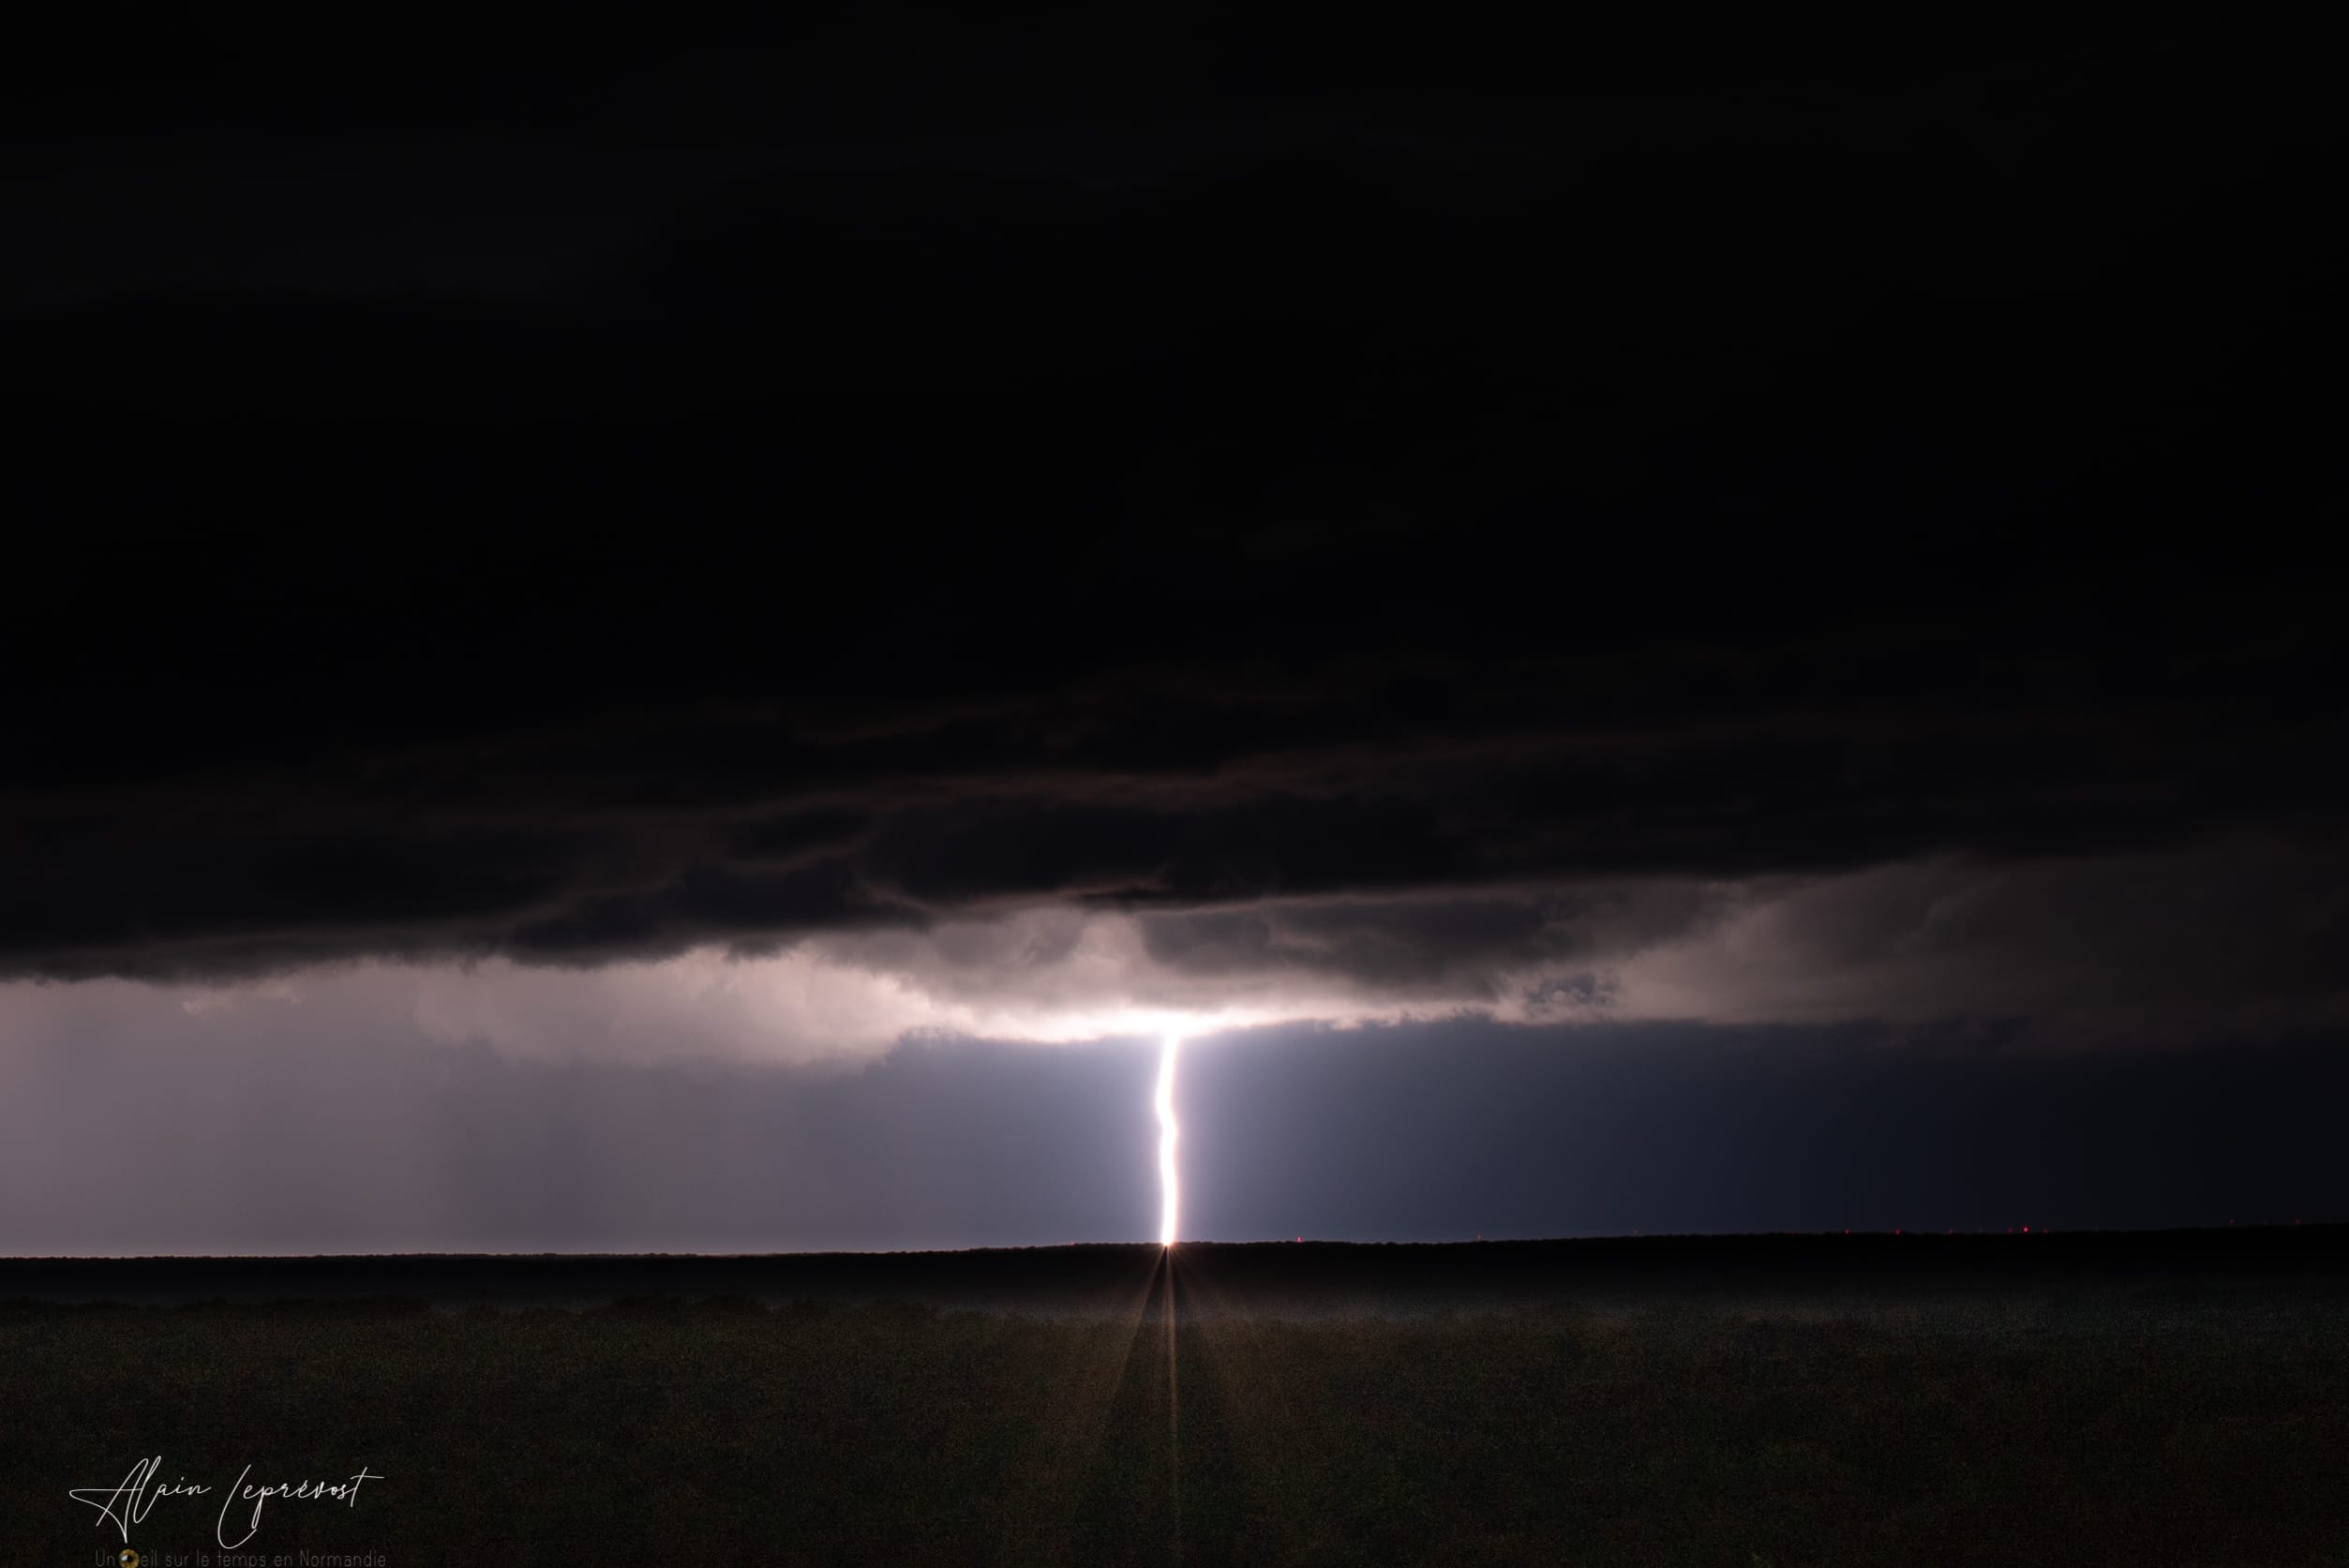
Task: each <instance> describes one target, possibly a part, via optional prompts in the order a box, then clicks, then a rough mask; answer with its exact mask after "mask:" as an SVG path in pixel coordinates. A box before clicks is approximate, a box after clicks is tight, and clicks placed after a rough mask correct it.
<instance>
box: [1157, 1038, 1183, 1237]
mask: <svg viewBox="0 0 2349 1568" xmlns="http://www.w3.org/2000/svg"><path fill="white" fill-rule="evenodd" d="M1182 1043H1183V1037H1182V1036H1180V1035H1169V1036H1167V1037H1166V1042H1165V1044H1164V1045H1163V1046H1161V1047H1160V1051H1159V1087H1158V1093H1157V1095H1156V1096H1155V1097H1154V1098H1153V1100H1152V1103H1153V1105H1154V1106H1155V1108H1156V1109H1157V1111H1158V1113H1159V1245H1160V1247H1172V1246H1174V1245H1175V1219H1176V1217H1177V1216H1178V1214H1179V1212H1180V1210H1181V1207H1182V1200H1183V1187H1182V1180H1181V1178H1180V1177H1179V1176H1178V1175H1177V1173H1176V1172H1175V1139H1176V1138H1178V1137H1180V1136H1181V1131H1182V1129H1181V1128H1180V1127H1177V1126H1176V1125H1175V1053H1176V1052H1177V1051H1179V1050H1180V1049H1181V1047H1182Z"/></svg>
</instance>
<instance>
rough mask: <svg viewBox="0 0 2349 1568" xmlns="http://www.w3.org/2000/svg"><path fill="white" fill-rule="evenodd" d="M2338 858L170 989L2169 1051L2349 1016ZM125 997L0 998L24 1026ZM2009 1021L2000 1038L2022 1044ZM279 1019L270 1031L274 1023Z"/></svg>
mask: <svg viewBox="0 0 2349 1568" xmlns="http://www.w3.org/2000/svg"><path fill="white" fill-rule="evenodd" d="M2344 886H2349V878H2344V876H2343V861H2342V854H2341V852H2340V850H2339V849H2338V848H2334V849H2332V850H2329V851H2326V852H2312V851H2311V850H2309V849H2307V848H2306V847H2305V846H2294V845H2291V844H2283V843H2281V842H2275V841H2230V842H2214V843H2208V844H2198V845H2195V846H2192V847H2191V848H2188V849H2183V850H2179V851H2176V852H2172V853H2167V854H2162V855H2145V856H2128V857H2111V858H2103V859H2066V860H2052V859H2051V860H2043V861H2039V862H2034V863H2030V864H2027V865H2020V866H2016V865H1996V864H1983V863H1978V862H1968V861H1962V860H1939V861H1916V862H1904V863H1900V864H1896V865H1891V866H1885V867H1878V868H1871V869H1868V870H1864V871H1860V872H1853V873H1848V874H1832V875H1822V876H1815V877H1776V878H1767V879H1757V880H1751V881H1745V882H1735V883H1729V882H1713V883H1706V882H1696V881H1686V880H1683V881H1677V882H1665V881H1654V880H1651V881H1645V882H1630V883H1622V884H1615V885H1586V886H1582V887H1578V888H1572V889H1549V890H1541V891H1527V892H1523V893H1519V894H1513V895H1507V896H1502V895H1496V894H1492V893H1489V892H1488V893H1477V894H1469V895H1461V896H1458V897H1448V898H1446V897H1433V896H1424V895H1422V896H1413V897H1405V898H1386V899H1366V898H1360V897H1344V898H1335V899H1318V900H1298V901H1280V902H1260V903H1253V904H1249V905H1246V906H1237V907H1228V908H1219V909H1217V910H1215V911H1212V912H1207V913H1196V912H1193V913H1164V912H1143V913H1136V912H1131V911H1120V910H1098V909H1097V910H1087V909H1084V908H1079V907H1074V906H1070V905H1067V904H1050V905H1040V906H1036V907H1032V908H1028V909H1025V910H1022V911H1018V912H1014V913H1008V914H1003V915H998V916H994V917H989V918H968V919H956V920H947V921H941V922H937V923H935V924H932V925H929V926H927V927H924V928H920V929H914V928H898V929H880V930H874V931H869V932H863V933H829V934H823V935H813V936H808V937H804V938H801V939H800V940H799V941H797V942H795V943H794V944H792V945H791V946H790V947H789V948H786V949H785V950H783V951H781V952H778V953H772V954H768V955H764V956H730V955H729V954H728V953H727V952H726V951H725V950H724V949H721V948H698V949H696V950H693V951H690V952H687V953H684V954H681V955H678V956H675V957H671V958H666V959H662V960H657V961H630V962H623V963H610V964H606V965H601V966H598V967H594V968H591V969H586V970H579V969H576V968H564V967H558V966H550V965H521V964H516V963H513V962H512V961H511V960H506V959H491V960H487V961H483V962H479V963H473V964H471V965H466V966H462V967H459V966H453V965H447V964H422V965H420V964H402V963H362V964H358V965H355V966H349V965H346V966H339V967H324V968H314V969H308V970H303V971H295V972H292V973H288V974H284V975H280V976H278V977H277V978H272V979H268V980H262V981H241V982H232V983H227V984H212V985H179V986H167V987H157V988H144V987H139V988H132V989H133V991H138V990H149V989H152V990H155V991H157V992H159V993H162V994H166V995H170V996H174V997H176V998H177V999H178V1005H179V1008H180V1009H181V1010H182V1011H183V1012H184V1013H186V1014H187V1015H188V1016H191V1017H202V1018H206V1019H210V1020H213V1021H215V1023H216V1024H217V1025H226V1026H232V1024H233V1022H234V1021H235V1020H237V1019H239V1018H244V1019H252V1018H265V1019H269V1020H273V1021H279V1022H282V1021H284V1020H288V1019H300V1020H302V1021H304V1022H305V1026H306V1027H307V1028H308V1029H309V1030H310V1031H311V1032H312V1033H313V1034H315V1035H317V1036H319V1037H321V1038H333V1037H338V1036H343V1035H352V1034H360V1035H364V1034H367V1033H370V1032H375V1031H378V1030H380V1029H382V1028H383V1027H385V1026H386V1025H387V1024H388V1025H390V1026H394V1027H396V1029H397V1030H400V1031H412V1032H414V1033H416V1034H419V1035H421V1036H423V1037H425V1038H431V1039H434V1040H438V1041H441V1042H442V1043H443V1044H447V1045H452V1046H474V1045H486V1046H488V1047H490V1048H493V1049H495V1050H497V1051H499V1052H501V1053H505V1054H508V1055H512V1056H516V1057H519V1058H525V1059H531V1060H542V1061H563V1060H576V1061H604V1062H621V1063H639V1064H654V1063H661V1062H686V1063H690V1062H708V1063H732V1064H738V1065H739V1064H746V1063H751V1064H755V1063H769V1064H801V1065H807V1064H823V1063H834V1064H843V1065H845V1064H850V1063H854V1062H856V1061H859V1060H869V1059H872V1058H875V1057H877V1056H880V1055H883V1054H886V1053H888V1052H889V1051H890V1050H891V1049H892V1048H893V1047H895V1046H897V1045H898V1044H899V1043H901V1042H902V1041H904V1040H905V1039H907V1038H965V1037H978V1038H994V1039H999V1040H1025V1041H1035V1042H1047V1043H1053V1042H1076V1041H1084V1040H1090V1039H1098V1038H1107V1037H1118V1036H1133V1035H1152V1034H1156V1033H1159V1032H1161V1031H1165V1030H1175V1031H1180V1032H1184V1033H1193V1034H1204V1033H1214V1032H1220V1031H1228V1030H1234V1029H1248V1028H1256V1027H1262V1026H1265V1025H1269V1024H1279V1023H1332V1024H1339V1025H1354V1024H1362V1023H1399V1022H1410V1021H1419V1022H1427V1021H1434V1020H1441V1019H1444V1018H1451V1017H1459V1016H1476V1017H1483V1018H1487V1019H1492V1020H1497V1021H1500V1022H1504V1023H1523V1024H1553V1023H1650V1022H1683V1023H1710V1024H1723V1025H1746V1024H1835V1023H1874V1024H1891V1025H1898V1026H1904V1027H1933V1026H1938V1025H1947V1024H1972V1025H1978V1026H1982V1027H1986V1028H1991V1029H1993V1030H1996V1031H1997V1032H1998V1034H1999V1038H2004V1039H2008V1040H2011V1041H2012V1040H2018V1039H2027V1040H2028V1041H2031V1042H2035V1043H2037V1044H2040V1045H2048V1044H2057V1045H2076V1044H2103V1045H2119V1046H2165V1045H2175V1044H2183V1043H2201V1044H2210V1043H2215V1042H2218V1041H2220V1040H2222V1039H2225V1038H2237V1037H2241V1038H2261V1037H2267V1036H2274V1035H2280V1034H2290V1033H2305V1032H2307V1031H2309V1030H2312V1029H2322V1028H2325V1027H2327V1026H2338V1025H2341V1024H2344V1023H2349V984H2344V981H2343V978H2342V970H2341V968H2340V966H2339V964H2338V963H2337V962H2336V960H2337V958H2338V955H2339V952H2340V950H2341V945H2342V938H2343V930H2344V924H2345V923H2349V905H2345V904H2344V901H2343V897H2342V891H2341V889H2342V888H2343V887H2344ZM118 994H127V993H125V992H124V991H123V989H122V988H121V987H119V986H107V985H97V986H86V985H84V986H66V987H56V986H38V985H25V984H18V985H16V986H12V987H7V988H0V1011H5V1012H6V1013H7V1016H8V1017H9V1018H10V1019H11V1020H12V1021H13V1023H15V1024H16V1026H18V1027H20V1028H25V1027H31V1026H32V1023H33V1021H34V1020H35V1019H36V1018H46V1019H48V1020H50V1023H48V1024H45V1025H43V1027H44V1028H46V1029H52V1030H53V1028H54V1027H55V1023H56V1021H57V1020H59V1019H64V1018H68V1017H71V1016H74V1014H75V1009H76V1008H77V1007H79V1006H81V1005H82V1004H79V1003H76V1002H75V1001H74V1000H73V998H75V997H87V998H89V1002H88V1004H87V1005H88V1006H89V1007H91V1008H97V1009H98V1010H99V1011H100V1012H102V1011H103V1010H104V1009H105V1008H106V1007H107V1006H109V1005H110V1004H107V1003H106V1002H105V1000H104V999H105V998H106V997H108V996H113V995H118ZM2018 1025H2020V1026H2023V1028H2024V1033H2023V1034H2022V1035H2020V1036H2018V1035H2017V1034H2016V1032H2015V1031H2016V1028H2017V1026H2018ZM272 1026H273V1027H276V1026H278V1024H277V1023H272Z"/></svg>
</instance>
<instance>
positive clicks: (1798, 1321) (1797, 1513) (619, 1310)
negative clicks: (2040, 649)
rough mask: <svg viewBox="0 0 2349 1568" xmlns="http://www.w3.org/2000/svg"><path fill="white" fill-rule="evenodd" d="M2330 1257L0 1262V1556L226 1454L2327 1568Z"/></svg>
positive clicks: (874, 1494) (1100, 1555) (626, 1514)
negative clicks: (148, 1466)
mask: <svg viewBox="0 0 2349 1568" xmlns="http://www.w3.org/2000/svg"><path fill="white" fill-rule="evenodd" d="M2345 1255H2349V1237H2344V1235H2343V1233H2342V1232H2341V1231H2340V1230H2339V1229H2337V1228H2332V1227H2326V1228H2321V1229H2320V1228H2315V1227H2310V1228H2306V1229H2304V1230H2292V1229H2282V1230H2272V1231H2248V1230H2247V1231H2244V1232H2218V1233H2216V1234H2210V1233H2201V1234H2187V1233H2179V1234H2170V1235H2161V1236H2148V1235H2136V1236H2031V1237H2021V1236H2017V1237H2014V1238H2012V1239H2010V1238H2007V1237H2003V1236H2001V1237H1996V1238H1991V1237H1954V1238H1942V1237H1853V1238H1848V1239H1847V1238H1843V1237H1833V1238H1796V1237H1786V1238H1745V1239H1723V1240H1692V1239H1657V1240H1651V1241H1638V1242H1593V1243H1555V1244H1508V1245H1502V1244H1492V1245H1486V1246H1466V1247H1313V1246H1307V1247H1295V1246H1290V1247H1279V1246H1259V1247H1214V1246H1186V1247H1183V1248H1180V1249H1179V1250H1178V1252H1177V1253H1176V1255H1175V1263H1174V1267H1173V1270H1172V1275H1171V1280H1172V1287H1171V1289H1172V1296H1173V1301H1174V1305H1175V1307H1176V1311H1175V1314H1174V1321H1173V1322H1171V1323H1170V1321H1169V1316H1168V1312H1167V1307H1168V1298H1169V1290H1170V1285H1169V1279H1170V1277H1169V1274H1168V1273H1167V1272H1166V1271H1165V1270H1164V1269H1162V1268H1161V1267H1160V1254H1159V1251H1158V1249H1157V1248H1155V1247H1085V1248H1066V1249H1050V1250H1039V1251H1035V1252H1008V1253H979V1254H939V1255H926V1256H925V1255H900V1256H896V1257H883V1258H831V1259H824V1258H798V1259H788V1258H787V1259H733V1260H724V1259H671V1260H660V1259H635V1260H624V1259H544V1260H528V1259H522V1260H459V1259H401V1260H306V1261H299V1262H288V1261H247V1262H237V1261H192V1260H183V1261H152V1262H75V1263H67V1262H53V1263H43V1262H7V1263H0V1297H15V1298H18V1299H15V1300H13V1301H8V1302H7V1303H6V1304H5V1305H0V1365H4V1366H6V1368H7V1370H6V1374H5V1376H6V1383H5V1387H6V1390H7V1411H6V1414H7V1421H6V1423H5V1427H4V1428H0V1431H4V1435H0V1517H5V1518H6V1519H7V1529H8V1536H9V1540H8V1546H7V1550H6V1553H5V1557H6V1560H7V1561H11V1562H16V1561H22V1562H90V1561H94V1560H95V1557H94V1554H95V1550H96V1548H98V1547H100V1546H105V1547H111V1548H119V1546H121V1544H122V1543H121V1539H120V1536H119V1534H118V1533H117V1532H115V1531H112V1529H111V1528H109V1529H108V1530H107V1531H104V1532H103V1533H101V1532H100V1531H98V1530H97V1529H94V1528H93V1522H94V1520H95V1519H96V1515H95V1514H94V1512H93V1511H92V1510H91V1509H89V1508H87V1507H84V1506H83V1505H82V1504H81V1503H78V1502H75V1501H72V1500H71V1499H69V1498H68V1497H67V1491H68V1489H69V1488H72V1487H78V1486H80V1487H87V1486H102V1487H107V1488H111V1487H112V1486H113V1485H114V1484H115V1483H117V1482H119V1481H120V1480H122V1479H123V1477H124V1474H125V1472H126V1471H128V1470H129V1469H130V1467H131V1466H132V1464H133V1463H134V1462H135V1461H136V1460H138V1459H140V1458H141V1457H143V1456H151V1455H156V1454H160V1455H162V1456H163V1468H162V1472H161V1478H162V1479H164V1480H167V1481H175V1480H177V1479H178V1478H181V1477H185V1478H186V1479H187V1481H189V1482H191V1483H197V1484H202V1485H208V1486H213V1487H214V1488H215V1490H214V1491H213V1492H211V1493H210V1494H209V1495H207V1496H204V1497H171V1496H166V1497H162V1498H158V1499H156V1500H155V1501H153V1505H152V1509H151V1511H150V1512H149V1513H148V1514H147V1515H146V1516H145V1518H144V1520H143V1522H142V1523H139V1524H137V1525H134V1526H133V1528H132V1530H131V1535H130V1539H131V1544H132V1545H133V1546H137V1547H139V1548H140V1549H141V1550H142V1552H143V1553H145V1554H146V1557H145V1561H146V1562H148V1563H150V1564H153V1563H156V1562H158V1561H160V1562H166V1563H168V1562H171V1561H174V1560H181V1559H182V1558H183V1554H184V1561H187V1562H188V1563H190V1564H198V1563H201V1562H202V1561H203V1560H202V1558H201V1557H199V1556H198V1555H196V1554H198V1553H202V1552H209V1553H211V1554H212V1556H213V1561H215V1562H216V1563H217V1562H218V1561H220V1548H219V1546H217V1544H216V1542H215V1539H214V1531H215V1516H216V1515H217V1512H218V1509H219V1504H220V1501H221V1497H222V1495H223V1490H224V1489H225V1488H226V1487H228V1486H231V1485H232V1483H234V1481H235V1480H236V1478H237V1476H238V1474H239V1472H240V1471H242V1470H243V1469H244V1467H245V1466H246V1465H247V1464H248V1463H249V1464H252V1465H253V1466H254V1474H253V1475H252V1477H250V1479H251V1480H252V1481H255V1482H258V1481H261V1480H262V1479H264V1478H266V1479H268V1480H271V1481H276V1482H282V1481H294V1480H306V1479H322V1480H330V1481H332V1480H340V1479H343V1478H344V1477H346V1476H348V1475H349V1474H351V1473H352V1472H353V1471H357V1470H359V1469H360V1467H361V1466H362V1465H363V1464H364V1465H365V1466H366V1467H367V1469H368V1470H369V1471H372V1472H374V1474H376V1475H378V1476H381V1477H382V1480H380V1481H369V1482H367V1483H366V1486H365V1489H364V1490H363V1492H362V1494H361V1496H360V1499H359V1501H357V1503H356V1505H355V1506H344V1505H341V1504H338V1503H335V1502H331V1501H330V1502H320V1501H303V1500H276V1501H270V1502H269V1503H268V1504H267V1506H266V1509H265V1511H264V1513H263V1515H262V1523H261V1528H260V1531H259V1533H258V1534H256V1535H255V1536H254V1537H253V1538H252V1540H251V1541H250V1542H249V1543H247V1544H246V1545H245V1546H244V1547H243V1548H242V1549H243V1550H244V1551H246V1552H248V1553H250V1552H256V1551H258V1552H261V1553H262V1554H264V1555H263V1556H262V1557H260V1558H256V1559H251V1560H250V1561H287V1562H292V1563H298V1562H300V1561H302V1560H301V1558H300V1557H299V1556H298V1555H296V1554H299V1553H301V1552H304V1551H310V1552H322V1553H337V1552H358V1553H367V1552H373V1553H379V1554H381V1555H382V1559H383V1561H385V1562H386V1563H388V1564H398V1565H408V1564H426V1563H469V1562H481V1563H489V1562H497V1563H534V1562H579V1563H607V1562H610V1563H619V1562H648V1563H650V1562H685V1561H749V1562H770V1561H784V1562H801V1561H804V1562H888V1563H900V1564H911V1563H930V1562H938V1563H972V1562H998V1563H1007V1564H1027V1563H1051V1562H1069V1563H1084V1564H1094V1563H1119V1562H1171V1561H1175V1560H1176V1559H1177V1557H1178V1556H1179V1558H1180V1559H1181V1560H1182V1561H1189V1562H1193V1563H1225V1562H1231V1563H1272V1562H1299V1563H1305V1562H1313V1563H1341V1562H1359V1563H1378V1564H1391V1563H1410V1562H1463V1563H1465V1562H1496V1563H1498V1562H1509V1563H1516V1562H1563V1563H1613V1562H1626V1563H1628V1562H1640V1563H1673V1564H1681V1563H1687V1564H1700V1563H1719V1564H1733V1565H1736V1568H1753V1565H1754V1564H1755V1563H1757V1562H1762V1563H1770V1564H1774V1565H1777V1568H1794V1565H1797V1564H1816V1563H1863V1562H1865V1563H1893V1564H1903V1563H1999V1564H2024V1563H2131V1564H2147V1563H2164V1564H2168V1563H2178V1564H2184V1563H2210V1564H2222V1563H2223V1564H2230V1565H2240V1564H2249V1563H2349V1487H2345V1486H2343V1484H2342V1471H2343V1461H2344V1459H2349V1256H2345ZM403 1285H404V1287H405V1288H404V1289H400V1288H397V1287H400V1286H403ZM713 1287H723V1288H713ZM273 1296H277V1297H287V1298H298V1299H276V1300H273V1299H270V1298H271V1297H273ZM206 1297H210V1298H211V1299H208V1300H207V1299H204V1298H206ZM35 1298H45V1299H35ZM239 1512H240V1513H241V1512H242V1510H241V1509H240V1511H239ZM242 1533H243V1530H242V1528H241V1527H240V1528H235V1529H232V1530H231V1531H229V1534H228V1539H229V1540H230V1541H232V1542H234V1541H235V1540H237V1538H238V1537H239V1536H240V1535H241V1534H242Z"/></svg>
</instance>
